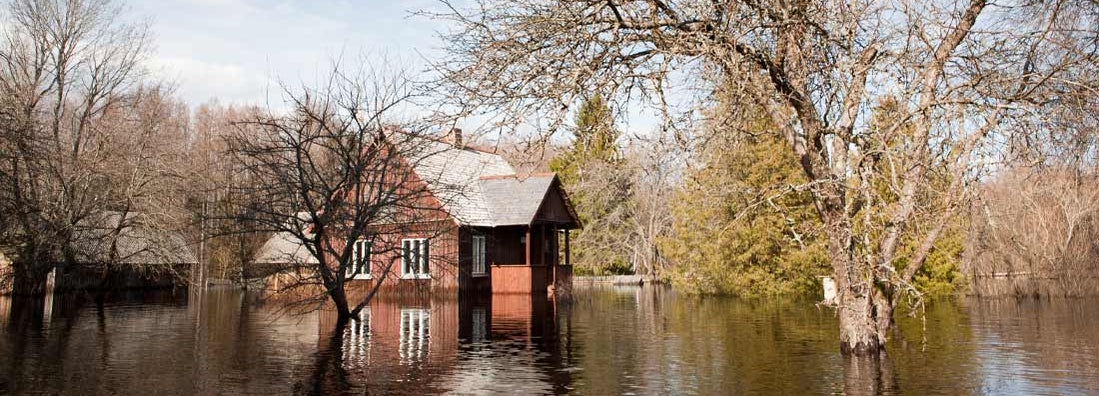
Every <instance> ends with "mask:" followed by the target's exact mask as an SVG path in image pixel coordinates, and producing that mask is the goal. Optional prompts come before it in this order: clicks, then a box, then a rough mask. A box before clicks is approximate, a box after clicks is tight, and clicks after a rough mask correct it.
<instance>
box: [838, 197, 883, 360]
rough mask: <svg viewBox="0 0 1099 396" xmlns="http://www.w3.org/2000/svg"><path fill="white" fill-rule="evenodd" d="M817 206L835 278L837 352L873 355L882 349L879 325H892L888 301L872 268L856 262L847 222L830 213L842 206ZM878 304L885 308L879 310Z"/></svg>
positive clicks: (841, 217) (881, 331)
mask: <svg viewBox="0 0 1099 396" xmlns="http://www.w3.org/2000/svg"><path fill="white" fill-rule="evenodd" d="M826 202H827V201H826ZM820 207H821V208H822V212H823V213H822V217H823V218H825V219H826V226H825V228H826V231H825V232H826V233H827V234H828V256H829V259H830V260H831V262H832V271H833V275H834V276H835V279H836V289H837V295H836V308H837V311H838V312H837V314H838V316H839V326H840V351H841V352H842V353H844V354H845V355H859V356H868V355H873V354H877V353H878V352H880V351H881V350H882V349H883V348H884V347H885V330H886V328H883V327H882V326H883V324H884V325H886V326H888V324H889V323H892V322H891V318H889V317H888V316H889V315H892V309H891V307H892V305H891V302H890V301H889V299H883V298H880V296H881V295H882V293H881V292H880V291H879V290H877V287H876V282H875V279H874V273H873V271H872V269H871V268H869V266H867V265H860V261H859V260H857V259H856V256H855V248H854V246H855V245H854V243H853V240H852V237H851V235H852V232H851V227H850V223H848V222H847V220H846V218H845V217H843V216H842V214H836V213H833V211H832V210H830V209H837V210H842V208H843V206H842V205H827V203H826V204H825V205H822V206H820ZM882 304H885V305H886V306H887V307H889V309H880V308H881V305H882ZM882 315H886V316H882Z"/></svg>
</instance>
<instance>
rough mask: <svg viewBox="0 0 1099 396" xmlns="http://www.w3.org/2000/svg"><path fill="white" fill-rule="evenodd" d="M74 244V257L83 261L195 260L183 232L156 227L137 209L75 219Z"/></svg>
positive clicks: (118, 262)
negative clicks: (136, 210) (135, 210)
mask: <svg viewBox="0 0 1099 396" xmlns="http://www.w3.org/2000/svg"><path fill="white" fill-rule="evenodd" d="M116 231H117V234H116ZM73 246H74V247H75V248H76V260H77V261H78V262H82V263H116V264H135V265H152V264H196V263H198V259H196V258H195V254H194V252H192V251H191V249H190V247H189V246H188V244H187V242H186V241H185V240H184V239H183V235H181V234H180V233H179V232H176V231H171V230H164V229H158V228H156V227H154V226H152V225H151V224H150V221H149V218H148V217H147V216H146V215H145V214H143V213H137V212H129V213H125V214H123V212H117V211H102V212H99V213H96V214H93V215H91V216H88V217H87V218H85V219H83V220H81V221H79V222H77V224H76V229H75V232H74V233H73ZM112 246H113V249H112Z"/></svg>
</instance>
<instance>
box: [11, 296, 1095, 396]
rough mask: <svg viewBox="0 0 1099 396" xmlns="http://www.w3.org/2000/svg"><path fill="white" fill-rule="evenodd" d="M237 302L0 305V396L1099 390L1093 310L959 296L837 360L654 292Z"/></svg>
mask: <svg viewBox="0 0 1099 396" xmlns="http://www.w3.org/2000/svg"><path fill="white" fill-rule="evenodd" d="M334 323H335V320H334V318H333V317H332V315H330V314H326V313H323V312H320V313H318V312H314V313H310V314H306V315H299V316H293V315H287V314H286V313H285V312H284V311H283V310H281V309H278V306H277V305H276V304H273V303H266V304H264V303H260V302H259V301H257V300H256V299H255V298H254V297H253V296H251V295H248V294H245V293H242V292H239V291H236V290H231V289H229V290H211V291H209V292H206V293H203V294H188V293H186V292H182V293H179V294H175V295H173V294H164V293H157V294H150V293H144V294H140V293H139V294H123V295H116V296H112V297H111V298H110V299H109V301H107V302H106V303H105V304H102V305H97V304H95V303H94V302H92V301H89V300H86V299H84V298H74V297H66V298H53V299H51V300H49V301H41V300H39V301H37V302H35V301H31V302H27V301H22V300H12V299H3V300H0V393H16V394H56V393H64V394H141V395H146V394H147V395H167V394H263V395H276V394H321V393H323V394H346V393H350V394H364V393H365V394H416V395H424V394H440V393H457V394H469V393H473V394H478V393H505V394H552V393H570V394H585V395H603V394H661V395H663V394H721V395H724V394H804V395H809V394H835V393H847V394H914V395H924V394H950V395H954V394H1028V395H1029V394H1099V300H1052V301H1049V300H1046V301H1035V300H1022V301H1017V300H1014V299H1006V300H962V301H957V302H939V303H935V304H931V305H930V306H929V307H928V309H927V311H926V315H924V316H923V317H922V318H908V317H904V318H901V319H900V320H899V323H898V328H899V330H898V333H897V334H895V335H893V336H892V338H891V344H890V347H889V350H888V353H887V354H886V355H884V356H882V357H880V358H877V359H847V358H844V357H843V356H841V355H840V354H839V353H838V346H837V341H836V340H837V337H838V336H837V329H836V318H835V315H834V312H833V311H831V310H829V309H826V308H818V307H816V306H814V305H813V304H812V303H811V302H801V301H773V300H768V301H754V302H752V301H743V300H736V299H728V298H703V299H699V298H693V297H688V296H683V295H679V294H676V293H675V292H673V291H671V290H668V289H664V288H657V287H644V288H640V287H633V288H622V287H614V288H612V287H606V288H592V289H578V290H575V291H574V294H573V297H572V298H571V300H569V301H556V302H554V301H545V300H544V299H543V300H539V299H532V298H531V297H529V296H527V297H524V296H494V297H493V298H492V299H491V300H486V301H483V302H476V303H459V302H457V301H453V300H434V301H424V300H414V299H409V300H407V301H395V300H384V301H383V300H379V301H376V302H375V303H373V304H372V305H371V307H370V309H369V313H365V314H364V315H363V320H361V321H358V322H353V323H352V324H350V325H348V326H347V327H345V328H343V329H342V330H341V331H332V329H333V328H334V327H335V324H334Z"/></svg>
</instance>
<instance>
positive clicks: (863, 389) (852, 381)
mask: <svg viewBox="0 0 1099 396" xmlns="http://www.w3.org/2000/svg"><path fill="white" fill-rule="evenodd" d="M843 385H844V387H843V388H844V393H846V394H848V395H856V396H860V395H882V394H894V393H896V391H897V381H896V377H895V374H894V372H893V361H892V360H890V358H889V354H888V353H886V352H885V351H882V352H881V353H878V354H874V355H869V356H843Z"/></svg>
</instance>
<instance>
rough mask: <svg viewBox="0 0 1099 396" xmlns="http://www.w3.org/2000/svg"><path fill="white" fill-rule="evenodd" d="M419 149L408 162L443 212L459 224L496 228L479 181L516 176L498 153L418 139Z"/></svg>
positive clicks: (491, 211)
mask: <svg viewBox="0 0 1099 396" xmlns="http://www.w3.org/2000/svg"><path fill="white" fill-rule="evenodd" d="M419 142H420V143H422V149H420V150H417V156H416V158H412V159H410V160H411V162H412V165H413V168H414V170H415V171H416V175H417V176H419V177H420V179H422V180H423V181H424V182H426V183H427V185H428V188H429V189H431V193H432V195H434V196H435V198H437V199H439V201H440V202H442V204H443V210H445V211H446V212H447V213H449V214H450V215H451V216H453V217H454V218H455V219H457V220H458V222H459V223H460V224H464V225H472V226H487V227H491V226H496V225H498V224H497V223H496V217H495V214H494V212H495V210H494V208H493V206H492V205H490V202H489V200H488V199H486V196H485V191H484V190H483V188H482V186H481V178H482V177H486V176H503V175H513V174H515V169H512V167H511V164H508V162H507V161H505V160H504V158H503V157H501V156H500V155H498V154H493V153H487V152H484V151H480V150H475V149H472V148H468V147H455V146H454V145H451V144H449V143H444V142H438V141H433V140H427V139H420V140H419Z"/></svg>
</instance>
